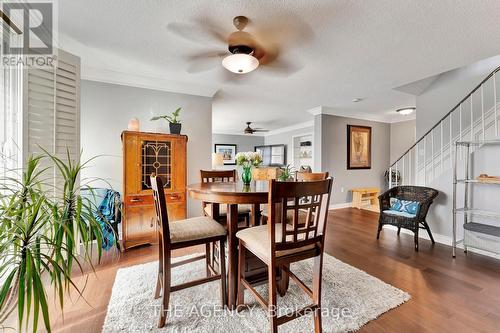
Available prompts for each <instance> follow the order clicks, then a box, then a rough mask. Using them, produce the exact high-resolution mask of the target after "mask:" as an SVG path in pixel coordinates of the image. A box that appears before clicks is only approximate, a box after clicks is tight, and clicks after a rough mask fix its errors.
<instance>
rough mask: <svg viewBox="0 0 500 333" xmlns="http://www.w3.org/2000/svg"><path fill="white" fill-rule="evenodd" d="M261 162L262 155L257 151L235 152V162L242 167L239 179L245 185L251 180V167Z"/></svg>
mask: <svg viewBox="0 0 500 333" xmlns="http://www.w3.org/2000/svg"><path fill="white" fill-rule="evenodd" d="M261 163H262V156H261V155H260V153H258V152H253V151H248V152H244V153H238V154H236V164H237V165H239V166H241V167H242V168H243V172H242V173H241V181H242V182H243V184H245V185H250V182H251V181H252V167H257V166H259V165H260V164H261Z"/></svg>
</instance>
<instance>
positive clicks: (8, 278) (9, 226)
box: [0, 153, 103, 332]
mask: <svg viewBox="0 0 500 333" xmlns="http://www.w3.org/2000/svg"><path fill="white" fill-rule="evenodd" d="M43 160H45V161H44V163H42V161H43ZM47 160H49V161H51V162H52V163H53V165H55V167H56V169H57V171H58V175H57V176H56V177H57V179H58V182H59V184H60V185H61V187H60V188H59V186H58V187H57V188H55V189H54V186H53V185H50V184H49V182H48V181H47V180H50V179H54V178H53V177H54V170H53V168H50V167H42V164H43V165H47V163H45V162H46V161H47ZM83 167H84V164H80V163H75V162H74V161H72V160H71V159H70V155H69V153H68V158H67V160H63V159H61V158H59V157H57V156H55V155H51V154H48V153H46V154H44V155H41V156H38V157H30V158H29V159H28V160H27V162H26V167H25V169H24V170H23V171H22V177H21V179H20V180H19V179H17V178H6V179H2V181H0V184H2V186H0V281H1V282H0V326H4V327H5V325H6V324H5V323H6V322H7V319H8V318H10V315H11V314H13V313H14V311H16V312H17V313H16V314H17V318H18V329H17V331H22V327H23V323H25V324H26V325H25V330H28V328H29V327H31V328H32V330H33V332H36V331H37V329H38V320H39V317H40V316H42V318H43V322H44V326H45V331H47V332H50V331H51V325H50V317H49V305H48V300H47V291H48V290H47V289H49V288H51V287H52V289H53V290H54V295H55V298H56V299H57V300H58V303H59V307H60V308H61V310H62V308H63V307H64V294H65V293H66V292H68V291H69V289H70V288H74V289H76V291H77V292H78V293H79V294H80V295H82V292H83V289H84V287H83V288H79V287H77V286H76V284H75V283H74V282H73V280H72V272H73V270H74V269H75V268H77V269H80V270H81V272H83V269H82V265H83V264H84V263H87V264H89V265H90V267H92V261H93V259H96V257H97V259H98V261H99V260H100V258H101V255H102V250H101V246H102V242H103V230H102V225H101V222H99V221H98V220H97V219H96V217H95V216H94V213H93V211H94V210H93V208H94V207H92V204H90V200H86V199H84V198H83V197H82V196H80V194H79V191H80V189H81V186H80V185H79V184H80V182H79V177H80V171H81V170H82V168H83ZM94 244H95V245H94ZM93 252H96V255H95V256H93V255H92V253H93ZM42 281H43V282H42Z"/></svg>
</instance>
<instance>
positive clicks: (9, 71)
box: [0, 67, 22, 182]
mask: <svg viewBox="0 0 500 333" xmlns="http://www.w3.org/2000/svg"><path fill="white" fill-rule="evenodd" d="M21 83H22V69H21V68H20V67H16V68H1V69H0V91H1V97H0V98H1V100H0V178H1V179H2V182H4V181H6V179H7V178H8V177H13V178H19V177H20V172H19V170H18V169H19V168H20V167H21V165H22V164H21V160H22V127H21V119H22V117H21V116H22V115H21V106H22V94H21V92H22V89H21Z"/></svg>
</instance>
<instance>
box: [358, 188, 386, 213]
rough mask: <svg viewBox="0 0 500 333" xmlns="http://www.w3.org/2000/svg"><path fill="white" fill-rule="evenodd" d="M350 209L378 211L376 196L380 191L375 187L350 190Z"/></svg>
mask: <svg viewBox="0 0 500 333" xmlns="http://www.w3.org/2000/svg"><path fill="white" fill-rule="evenodd" d="M351 191H352V207H355V208H358V209H367V210H371V211H376V212H378V211H379V204H378V195H379V193H380V189H379V188H377V187H361V188H353V189H352V190H351Z"/></svg>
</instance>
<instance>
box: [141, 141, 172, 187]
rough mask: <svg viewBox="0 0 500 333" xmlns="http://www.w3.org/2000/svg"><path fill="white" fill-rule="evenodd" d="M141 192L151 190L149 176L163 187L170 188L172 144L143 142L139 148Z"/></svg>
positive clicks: (167, 142)
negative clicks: (159, 181)
mask: <svg viewBox="0 0 500 333" xmlns="http://www.w3.org/2000/svg"><path fill="white" fill-rule="evenodd" d="M141 161H142V175H141V188H142V190H149V189H151V180H150V179H149V177H150V176H151V174H153V173H154V174H155V175H156V176H157V177H160V178H161V180H162V181H163V187H164V188H166V189H170V188H172V143H171V142H169V141H164V142H160V141H143V142H142V147H141Z"/></svg>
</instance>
